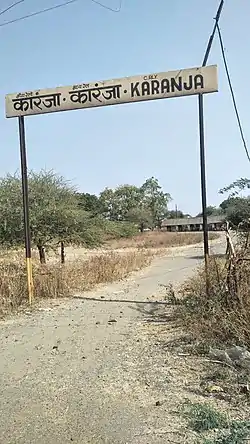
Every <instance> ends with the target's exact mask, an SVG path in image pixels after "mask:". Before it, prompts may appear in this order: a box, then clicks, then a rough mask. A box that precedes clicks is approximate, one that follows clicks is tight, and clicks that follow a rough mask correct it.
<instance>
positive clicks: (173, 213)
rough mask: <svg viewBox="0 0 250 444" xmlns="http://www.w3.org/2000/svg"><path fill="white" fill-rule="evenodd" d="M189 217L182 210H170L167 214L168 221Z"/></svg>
mask: <svg viewBox="0 0 250 444" xmlns="http://www.w3.org/2000/svg"><path fill="white" fill-rule="evenodd" d="M187 216H189V215H186V214H184V213H183V212H182V211H181V210H177V211H176V210H170V211H168V214H167V218H168V219H183V218H185V217H187Z"/></svg>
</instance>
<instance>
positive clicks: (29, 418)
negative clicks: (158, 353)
mask: <svg viewBox="0 0 250 444" xmlns="http://www.w3.org/2000/svg"><path fill="white" fill-rule="evenodd" d="M214 248H215V249H216V251H217V252H220V251H221V252H224V251H225V246H224V245H222V244H220V243H218V244H217V246H216V247H214ZM201 254H202V247H201V246H199V247H197V246H196V247H189V248H185V249H183V256H181V254H180V253H179V255H178V257H169V256H168V257H163V258H158V259H155V260H154V261H153V263H152V265H151V266H150V267H148V268H147V269H145V270H143V271H140V272H138V273H135V274H133V275H132V276H130V278H129V279H127V280H126V281H123V282H119V283H116V284H112V285H110V286H105V287H99V288H98V289H97V290H95V291H92V292H89V293H84V295H82V296H79V297H76V298H74V299H71V300H63V301H57V302H53V303H51V304H50V306H49V308H41V309H39V310H37V311H36V312H33V313H26V314H22V315H20V316H18V317H16V318H13V319H9V320H6V321H3V322H1V335H0V343H1V361H0V396H1V404H0V443H2V444H67V443H70V442H74V443H78V444H88V443H89V444H104V443H108V444H126V443H129V444H130V443H133V444H144V443H145V444H146V443H148V444H158V443H159V444H161V443H166V442H184V441H181V440H180V441H178V440H176V438H175V441H174V440H173V439H172V438H171V437H170V438H169V437H168V438H169V439H172V441H169V440H168V439H166V433H168V432H169V433H170V432H171V430H172V427H173V424H170V423H168V419H167V418H168V412H167V410H168V406H167V404H166V403H165V404H164V407H162V406H161V405H158V404H161V402H157V401H158V398H157V396H158V392H157V390H156V387H150V382H149V381H148V380H147V378H149V377H150V375H151V376H152V377H153V374H154V359H153V357H152V356H151V357H149V356H148V355H147V353H146V344H145V343H144V342H143V337H140V327H139V326H140V325H141V323H142V322H143V317H144V314H143V312H144V310H145V311H147V309H149V308H151V307H154V306H155V305H154V304H155V302H156V301H163V298H164V288H163V287H161V284H168V283H169V282H176V283H180V282H182V281H183V280H184V279H185V278H186V277H188V276H190V275H191V273H193V270H194V268H195V267H196V265H198V263H199V262H200V260H201V259H200V258H199V256H200V255H201ZM44 307H45V306H44ZM47 307H48V303H47ZM158 383H160V384H161V387H162V388H164V384H165V382H164V380H162V381H158ZM154 385H155V386H157V381H156V384H154ZM163 426H164V430H165V432H164V434H162V433H163V432H162V433H161V432H159V433H158V434H155V431H156V430H158V431H159V430H160V428H161V430H162V427H163ZM171 433H172V432H171ZM173 434H174V431H173ZM173 436H174V435H173Z"/></svg>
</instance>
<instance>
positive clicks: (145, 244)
mask: <svg viewBox="0 0 250 444" xmlns="http://www.w3.org/2000/svg"><path fill="white" fill-rule="evenodd" d="M218 237H219V234H218V233H210V235H209V238H210V240H213V239H217V238H218ZM202 240H203V234H202V233H198V232H195V233H170V232H166V231H165V232H164V231H149V232H146V233H142V234H138V235H137V236H133V237H131V238H123V239H118V240H110V241H108V242H107V243H106V245H107V247H108V248H111V249H118V248H169V247H178V246H182V245H192V244H198V243H199V242H202Z"/></svg>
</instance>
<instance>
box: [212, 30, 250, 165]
mask: <svg viewBox="0 0 250 444" xmlns="http://www.w3.org/2000/svg"><path fill="white" fill-rule="evenodd" d="M217 31H218V36H219V42H220V48H221V53H222V58H223V63H224V67H225V71H226V75H227V80H228V85H229V89H230V93H231V97H232V101H233V106H234V111H235V115H236V119H237V122H238V126H239V130H240V135H241V140H242V143H243V147H244V149H245V152H246V156H247V159H248V161H249V162H250V154H249V151H248V147H247V142H246V139H245V136H244V132H243V127H242V124H241V119H240V115H239V111H238V108H237V104H236V99H235V94H234V90H233V85H232V81H231V76H230V73H229V69H228V63H227V59H226V54H225V49H224V44H223V39H222V34H221V30H220V27H219V25H218V24H217Z"/></svg>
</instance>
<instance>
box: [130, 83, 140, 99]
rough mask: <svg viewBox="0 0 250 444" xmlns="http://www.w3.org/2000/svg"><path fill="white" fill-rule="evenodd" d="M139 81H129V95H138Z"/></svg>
mask: <svg viewBox="0 0 250 444" xmlns="http://www.w3.org/2000/svg"><path fill="white" fill-rule="evenodd" d="M139 85H140V83H139V82H136V83H133V82H132V83H131V84H130V95H131V97H140V90H139Z"/></svg>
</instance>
